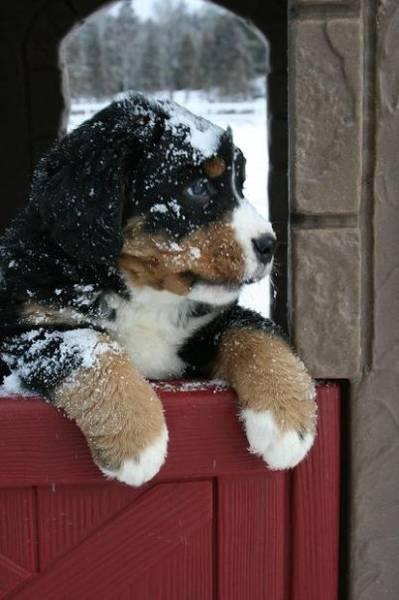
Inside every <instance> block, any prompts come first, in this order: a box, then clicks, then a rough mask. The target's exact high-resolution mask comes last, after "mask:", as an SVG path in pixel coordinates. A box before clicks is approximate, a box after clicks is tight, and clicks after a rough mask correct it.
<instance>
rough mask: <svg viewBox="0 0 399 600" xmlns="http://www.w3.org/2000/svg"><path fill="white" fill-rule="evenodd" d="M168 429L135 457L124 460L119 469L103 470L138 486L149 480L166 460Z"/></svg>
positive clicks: (111, 475) (108, 474)
mask: <svg viewBox="0 0 399 600" xmlns="http://www.w3.org/2000/svg"><path fill="white" fill-rule="evenodd" d="M168 438H169V435H168V430H167V429H166V427H165V429H164V430H163V432H162V434H161V435H160V436H159V437H158V438H157V440H156V441H155V442H154V443H153V444H152V445H151V446H148V448H146V449H145V450H143V451H142V452H141V453H140V454H138V455H137V456H135V457H133V458H128V459H126V460H124V461H123V462H122V464H121V466H120V467H119V468H118V469H105V468H103V467H101V466H100V469H101V471H102V472H103V473H104V475H106V476H107V477H111V478H112V479H118V480H119V481H122V482H123V483H127V484H128V485H132V486H134V487H138V486H140V485H143V483H146V481H149V480H150V479H152V478H153V477H155V475H156V474H157V473H158V471H159V469H160V468H161V467H162V465H163V463H164V462H165V458H166V454H167V448H168Z"/></svg>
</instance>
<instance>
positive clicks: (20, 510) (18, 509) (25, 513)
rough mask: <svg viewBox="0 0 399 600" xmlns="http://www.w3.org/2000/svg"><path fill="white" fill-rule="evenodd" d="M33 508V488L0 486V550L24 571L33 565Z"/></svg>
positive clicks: (33, 566) (34, 550) (34, 566)
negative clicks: (5, 487)
mask: <svg viewBox="0 0 399 600" xmlns="http://www.w3.org/2000/svg"><path fill="white" fill-rule="evenodd" d="M0 477H1V475H0ZM35 511H36V507H35V490H33V489H32V488H9V489H2V488H1V487H0V554H3V555H4V556H6V557H7V558H9V559H10V560H11V561H13V562H15V563H16V564H18V565H19V566H20V567H22V568H23V569H24V570H26V571H34V570H35V569H36V512H35ZM0 587H1V583H0Z"/></svg>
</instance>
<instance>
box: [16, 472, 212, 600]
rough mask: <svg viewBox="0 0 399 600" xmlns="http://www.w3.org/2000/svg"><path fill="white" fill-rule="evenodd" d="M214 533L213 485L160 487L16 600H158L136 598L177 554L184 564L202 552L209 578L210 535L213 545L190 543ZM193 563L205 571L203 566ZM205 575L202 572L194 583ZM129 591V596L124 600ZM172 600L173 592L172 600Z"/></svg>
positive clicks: (141, 596)
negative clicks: (205, 532) (188, 557)
mask: <svg viewBox="0 0 399 600" xmlns="http://www.w3.org/2000/svg"><path fill="white" fill-rule="evenodd" d="M211 528H212V483H211V482H196V483H178V484H172V483H170V484H161V485H158V486H156V487H155V488H153V489H151V490H150V491H148V492H147V493H146V494H145V495H144V496H143V497H141V498H140V499H139V500H138V501H137V502H135V503H133V505H132V506H129V508H127V509H126V510H124V511H122V513H121V514H120V515H118V516H117V517H116V518H115V519H112V520H111V522H110V523H107V524H106V525H105V526H104V527H102V528H100V529H99V530H97V531H96V532H95V533H94V534H93V535H91V536H90V537H89V538H87V539H86V540H85V541H84V542H82V543H81V544H80V545H78V546H77V547H76V548H75V549H74V550H72V551H71V552H69V553H68V554H66V555H65V556H63V558H62V559H61V560H58V561H56V562H55V563H54V564H53V565H52V566H51V567H50V568H49V569H47V570H46V571H44V572H43V573H41V574H40V576H36V577H35V578H34V579H33V580H31V581H30V582H29V583H28V585H27V586H26V587H24V588H23V589H22V590H21V591H19V592H17V593H16V594H15V596H13V597H14V598H15V599H16V600H32V599H33V598H35V599H36V598H40V600H54V599H55V598H57V600H71V599H72V598H74V599H75V598H76V599H77V598H82V599H83V598H101V600H115V598H117V597H119V598H126V599H132V598H140V600H153V598H152V597H151V596H147V595H140V594H138V593H137V594H136V592H135V590H136V589H137V590H140V586H141V585H142V581H143V580H144V579H143V578H147V581H148V580H149V578H151V576H152V572H153V570H154V569H159V570H158V573H162V565H166V564H167V563H168V560H169V559H170V558H171V557H173V556H174V555H175V554H176V553H177V556H176V558H177V559H179V555H180V557H181V553H183V556H184V554H185V553H190V552H191V550H192V549H193V552H194V554H198V552H201V553H202V559H203V560H204V561H205V562H206V564H208V568H207V570H205V571H204V572H203V573H202V576H203V577H204V576H206V575H207V574H208V576H209V573H210V571H211V567H210V562H211V552H212V550H211V546H210V543H211V535H210V534H209V535H208V537H207V538H206V539H207V540H208V543H205V544H202V545H201V544H199V545H198V544H193V546H191V538H192V537H193V536H194V537H195V536H196V535H197V534H198V533H199V532H200V531H201V530H203V529H208V530H209V531H210V530H211ZM197 558H198V556H197ZM194 563H198V565H201V561H200V560H194ZM181 565H182V566H183V565H184V560H183V561H182V562H181ZM200 575H201V573H200V572H199V571H198V572H197V574H196V578H195V579H196V580H198V579H199V577H200ZM166 580H167V581H168V582H169V585H174V589H175V590H180V587H181V586H180V581H179V579H177V580H176V579H175V580H174V583H173V582H172V581H171V578H170V576H169V577H166ZM160 581H161V580H160ZM209 587H210V583H209V584H208V588H209ZM127 588H128V590H129V589H130V591H129V592H128V595H125V594H126V589H127ZM173 597H174V596H173V588H172V595H171V596H170V598H171V599H172V598H173ZM177 597H179V596H178V595H177ZM204 600H207V598H205V599H204Z"/></svg>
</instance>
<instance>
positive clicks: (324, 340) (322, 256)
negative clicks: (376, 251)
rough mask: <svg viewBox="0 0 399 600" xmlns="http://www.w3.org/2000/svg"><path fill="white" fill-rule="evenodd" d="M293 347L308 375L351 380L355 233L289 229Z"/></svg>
mask: <svg viewBox="0 0 399 600" xmlns="http://www.w3.org/2000/svg"><path fill="white" fill-rule="evenodd" d="M292 243H293V248H292V251H293V253H292V260H293V264H292V277H293V281H292V283H293V292H294V293H293V319H294V322H293V325H294V339H295V345H296V348H297V350H298V353H299V355H300V356H301V358H302V359H303V360H304V362H305V364H306V365H307V367H308V368H309V369H310V371H311V373H312V375H313V376H314V377H324V378H354V377H356V375H357V374H358V372H359V365H360V239H359V233H358V230H357V229H318V230H312V229H301V230H299V229H295V230H294V231H293V240H292Z"/></svg>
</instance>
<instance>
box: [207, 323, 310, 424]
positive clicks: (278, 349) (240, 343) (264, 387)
mask: <svg viewBox="0 0 399 600" xmlns="http://www.w3.org/2000/svg"><path fill="white" fill-rule="evenodd" d="M214 375H215V376H217V377H223V378H224V379H226V380H227V381H228V382H229V383H230V384H231V385H232V386H233V387H234V388H235V390H236V391H237V394H238V397H239V400H240V403H241V405H242V407H243V408H250V409H252V410H254V411H256V412H259V411H265V410H270V411H272V413H273V415H274V417H275V419H276V421H277V423H278V425H279V427H280V429H281V430H282V431H286V430H288V429H294V430H296V431H311V432H314V430H315V425H316V404H315V402H314V399H313V397H314V384H313V381H312V379H311V377H310V376H309V375H308V373H307V371H306V369H305V367H304V365H303V363H302V362H301V361H300V360H299V359H298V358H297V357H296V356H295V355H294V353H293V352H292V350H291V349H290V347H289V346H288V345H287V344H286V343H285V342H284V341H283V340H281V339H280V338H278V337H274V336H270V335H266V334H264V333H263V332H261V331H254V330H251V329H231V330H229V331H227V332H226V333H225V334H224V335H223V338H222V342H221V345H220V350H219V354H218V358H217V362H216V366H215V371H214Z"/></svg>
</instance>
